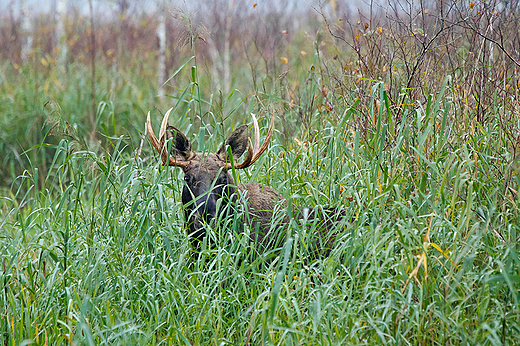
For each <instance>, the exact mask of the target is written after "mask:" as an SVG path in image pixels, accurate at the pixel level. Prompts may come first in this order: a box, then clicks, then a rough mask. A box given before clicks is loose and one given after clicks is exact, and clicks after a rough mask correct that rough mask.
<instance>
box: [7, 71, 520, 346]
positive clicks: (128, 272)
mask: <svg viewBox="0 0 520 346" xmlns="http://www.w3.org/2000/svg"><path fill="white" fill-rule="evenodd" d="M193 76H194V78H195V79H194V83H195V84H190V85H189V86H188V87H187V88H186V89H185V92H184V93H181V95H182V96H180V97H179V98H178V99H177V101H179V102H177V103H175V102H174V105H175V104H176V106H175V107H178V111H177V113H176V114H180V115H179V119H178V124H179V125H178V126H179V127H180V128H181V129H183V130H186V133H189V136H191V138H192V139H193V141H194V143H197V146H198V147H199V149H200V148H204V149H205V150H215V149H216V148H217V147H218V145H219V144H220V142H221V141H222V139H223V138H224V136H225V133H227V131H228V130H229V128H230V127H232V126H233V125H232V124H230V121H229V120H226V119H227V118H226V116H227V115H226V114H225V113H223V114H221V115H220V117H221V118H218V117H219V115H213V114H214V113H213V112H211V109H212V108H211V107H212V101H207V100H203V99H202V98H201V97H200V96H198V94H197V92H196V88H193V86H196V76H195V75H193ZM447 89H449V78H448V79H446V81H445V83H444V87H443V88H442V92H441V93H439V94H437V95H436V96H432V97H430V98H429V99H428V101H427V102H426V103H425V104H424V105H420V104H419V105H418V106H417V107H415V106H413V107H412V106H410V104H409V103H407V104H404V105H403V106H401V107H402V109H400V110H399V113H400V114H403V116H402V118H401V120H400V121H399V122H394V121H393V118H392V117H391V114H395V112H396V111H395V109H390V108H389V107H388V103H387V102H385V101H386V99H385V97H386V91H385V89H384V85H383V84H382V83H379V84H377V83H376V84H374V87H373V88H372V91H371V96H370V97H371V102H372V103H373V104H375V103H376V101H377V100H381V101H382V102H380V103H381V107H379V108H377V107H371V109H372V111H371V113H370V117H371V118H372V119H374V120H375V122H374V124H375V126H374V130H373V131H372V132H368V133H362V132H361V131H360V130H359V128H358V127H357V114H359V113H360V110H359V109H358V108H357V107H358V106H357V103H356V102H354V103H352V104H351V105H348V106H345V107H344V108H343V110H342V112H341V114H342V116H341V117H340V119H341V120H340V122H338V123H334V122H331V120H330V118H328V116H327V113H326V112H318V113H316V118H315V119H314V120H313V121H315V123H316V124H319V127H320V130H319V133H318V134H317V135H316V136H315V137H314V139H313V140H308V141H306V142H302V143H300V144H294V143H293V144H291V145H283V144H282V141H283V138H284V137H283V134H281V133H278V134H277V135H276V136H275V140H273V142H272V143H271V145H270V148H269V149H268V151H267V152H266V153H265V154H264V155H263V157H262V158H261V159H260V160H259V161H258V162H257V163H256V164H255V167H254V168H253V169H249V170H246V171H244V172H239V171H235V172H233V174H235V176H236V177H237V178H238V179H239V181H241V182H247V181H259V182H263V183H266V184H270V185H271V186H274V187H275V188H276V189H277V190H278V191H279V192H280V193H281V194H282V195H283V196H285V197H286V198H287V199H288V200H289V202H290V204H291V205H293V206H295V207H311V208H313V207H320V206H322V207H323V206H327V207H333V208H338V209H341V210H344V211H345V214H346V216H345V220H347V222H346V223H345V224H343V226H342V227H338V228H337V229H336V232H337V234H336V236H337V241H336V243H335V247H334V249H333V251H332V252H331V254H330V255H329V256H327V257H325V258H319V259H315V258H313V257H312V256H311V255H310V253H309V251H307V250H306V241H307V240H308V239H311V238H312V237H311V238H306V237H308V235H309V234H311V235H312V233H313V232H314V231H315V230H314V229H313V227H311V228H310V229H309V228H307V227H302V226H301V219H300V218H299V217H298V216H296V214H291V215H292V217H291V219H290V220H291V221H290V222H289V224H287V225H286V227H285V229H284V230H285V232H286V235H287V237H286V238H285V240H284V241H282V242H281V243H279V246H278V247H277V248H276V249H274V250H273V251H272V252H270V253H262V252H259V251H258V249H257V248H255V246H254V244H252V243H251V242H250V241H248V237H247V235H248V234H249V235H250V234H254V233H253V232H254V231H255V230H254V229H250V228H249V227H247V226H246V227H245V230H244V232H245V235H244V234H242V231H241V230H242V222H241V220H242V216H244V217H245V216H246V215H244V213H247V210H246V209H245V208H243V206H240V205H238V206H235V209H234V210H232V212H233V213H234V215H235V217H233V218H226V219H224V220H220V221H219V222H215V223H212V224H210V225H208V226H207V232H208V235H209V238H208V239H210V240H211V241H207V242H205V243H203V244H202V245H201V249H200V250H199V251H195V250H194V249H192V248H191V247H190V245H189V241H188V239H187V236H186V232H185V229H184V226H183V222H184V220H183V212H182V206H181V202H180V189H182V186H183V185H182V179H181V175H182V173H181V172H180V170H178V169H175V168H165V167H162V166H161V165H159V164H158V160H157V158H156V157H154V154H153V153H152V151H151V149H150V147H149V146H147V145H145V147H144V151H143V152H142V153H141V155H140V156H139V155H137V154H132V152H134V150H133V148H128V147H127V144H126V141H125V139H124V137H117V136H116V130H115V129H114V133H113V136H112V137H111V138H110V143H112V145H111V150H110V151H109V152H108V153H104V154H99V153H97V152H96V151H91V150H87V149H86V148H85V147H81V146H76V145H77V144H76V143H75V140H74V139H72V138H70V137H66V138H64V139H62V140H60V141H59V142H58V143H57V144H55V145H54V149H55V154H54V156H53V158H52V162H51V164H50V165H49V170H48V171H47V172H45V173H44V174H45V177H44V178H43V179H42V177H41V176H40V174H42V173H41V171H39V170H38V169H37V168H36V167H35V168H29V169H27V171H26V172H25V173H24V174H23V175H21V176H18V177H16V179H17V180H18V181H19V184H18V186H19V188H18V189H16V190H13V191H12V193H11V194H8V195H5V196H4V197H3V201H2V214H1V215H2V219H1V220H0V222H1V225H2V230H3V231H2V236H1V239H0V246H1V253H2V272H1V277H0V282H1V294H0V300H1V301H2V304H1V306H2V307H3V308H2V311H1V316H2V318H1V319H0V336H1V339H2V341H3V344H4V345H19V344H37V345H58V344H81V345H83V344H85V345H102V344H107V345H108V344H110V345H113V344H126V345H135V344H150V345H156V344H172V345H173V344H174V345H178V344H183V345H184V344H185V345H191V344H195V345H207V344H251V345H257V344H287V345H298V344H300V345H313V344H314V345H322V344H338V345H339V344H342V345H344V344H394V345H395V344H398V345H407V344H414V345H430V344H439V345H448V344H450V345H451V344H466V345H475V344H490V345H504V344H514V343H515V342H516V341H517V336H518V334H519V332H520V324H519V321H520V309H519V306H520V305H519V301H518V300H519V298H520V297H519V294H518V290H519V282H520V276H519V274H518V273H519V272H518V271H519V267H520V261H519V256H518V242H519V239H518V225H519V220H518V210H517V202H518V197H517V195H516V194H515V193H513V192H511V189H513V190H514V189H516V186H518V177H517V174H516V171H515V170H516V169H517V168H516V166H515V165H513V164H512V163H511V161H510V156H509V155H510V154H509V153H508V152H507V150H506V149H505V148H503V147H501V146H500V145H499V144H497V143H500V142H501V139H500V136H501V135H500V133H499V131H497V124H493V123H490V124H487V126H486V127H483V126H480V125H478V124H472V125H471V126H475V127H473V128H472V129H471V131H468V132H467V134H466V135H464V136H458V135H454V131H455V128H456V127H457V126H456V124H455V121H456V120H455V119H454V118H453V117H451V116H450V114H451V111H452V107H453V105H452V104H451V103H450V100H449V98H447V97H446V95H445V94H444V91H445V90H447ZM231 97H233V96H231ZM259 99H260V98H259ZM237 102H238V103H237V104H240V103H242V102H243V101H242V100H239V101H237ZM184 103H188V104H189V106H188V107H184V106H182V107H181V105H183V104H184ZM341 105H342V103H337V104H336V105H335V106H336V107H340V106H341ZM248 107H249V108H250V110H251V111H254V112H256V113H259V114H268V112H269V109H266V108H265V106H264V105H263V104H262V102H251V103H250V105H249V106H248ZM235 108H236V107H231V109H235ZM181 109H186V110H185V111H184V112H179V111H180V110H181ZM190 112H191V113H190ZM231 112H234V110H232V111H231ZM196 114H205V115H206V116H205V117H202V118H199V121H200V127H199V129H200V130H199V129H197V128H196V127H195V126H190V125H188V124H190V122H188V121H187V119H189V118H190V116H196ZM154 116H155V117H156V118H157V119H159V117H160V114H154ZM205 119H208V120H205ZM277 120H279V119H278V118H277ZM157 121H158V120H157ZM157 121H155V122H157ZM214 124H219V125H218V126H215V125H214ZM261 124H262V125H261V126H264V127H265V126H266V125H267V124H266V122H265V121H262V123H261ZM313 126H316V125H313ZM264 130H265V129H264ZM263 132H264V131H263ZM208 133H209V134H211V135H210V136H209V137H207V134H208ZM34 151H38V148H32V149H31V150H29V152H28V154H27V157H28V160H29V161H30V158H31V155H32V153H33V152H34ZM501 177H502V178H501ZM504 177H507V178H504ZM42 181H43V184H42V183H41V182H42ZM220 207H221V208H225V207H226V206H223V205H221V206H220Z"/></svg>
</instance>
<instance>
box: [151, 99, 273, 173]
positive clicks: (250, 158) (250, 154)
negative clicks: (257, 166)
mask: <svg viewBox="0 0 520 346" xmlns="http://www.w3.org/2000/svg"><path fill="white" fill-rule="evenodd" d="M172 110H173V108H170V109H169V110H168V111H167V112H166V114H164V118H163V120H162V123H161V129H160V130H159V138H160V140H158V139H157V137H156V136H155V133H154V132H153V129H152V122H151V121H150V112H148V116H147V118H146V130H147V131H148V137H149V138H150V142H151V143H152V145H153V147H154V148H155V150H157V152H158V153H159V154H161V159H162V162H163V165H166V164H168V165H169V166H176V167H181V168H186V167H187V166H188V165H189V164H190V161H182V160H177V159H176V158H175V157H171V156H170V157H168V152H167V150H166V146H165V140H164V139H165V134H166V128H167V127H168V118H169V117H170V113H171V111H172ZM251 117H252V118H253V128H254V133H255V137H254V143H255V144H254V147H253V148H252V147H251V140H248V146H247V153H246V157H245V159H244V161H243V162H241V163H237V164H235V165H234V167H235V169H242V168H247V167H249V166H251V165H252V164H253V163H255V161H256V160H258V158H259V157H260V155H262V154H263V152H264V151H265V150H266V149H267V146H268V145H269V142H270V141H271V138H272V137H273V132H274V113H273V114H271V123H270V124H269V130H268V131H267V136H266V137H265V139H264V142H263V143H262V145H261V146H260V129H259V127H258V122H257V121H256V117H255V115H254V114H253V113H251ZM225 167H226V168H227V169H230V168H232V167H233V166H232V164H231V162H226V163H225Z"/></svg>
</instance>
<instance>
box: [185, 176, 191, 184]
mask: <svg viewBox="0 0 520 346" xmlns="http://www.w3.org/2000/svg"><path fill="white" fill-rule="evenodd" d="M184 181H185V182H186V183H189V182H190V177H189V176H187V175H185V176H184Z"/></svg>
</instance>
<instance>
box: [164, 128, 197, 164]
mask: <svg viewBox="0 0 520 346" xmlns="http://www.w3.org/2000/svg"><path fill="white" fill-rule="evenodd" d="M169 139H172V147H171V150H170V156H171V157H173V158H175V159H176V160H180V161H189V160H191V159H192V158H193V157H194V156H195V153H194V152H193V151H191V143H190V141H189V140H188V138H187V137H186V136H185V135H184V134H183V133H182V132H181V131H179V130H177V129H176V128H175V127H173V126H168V127H167V128H166V141H168V140H169Z"/></svg>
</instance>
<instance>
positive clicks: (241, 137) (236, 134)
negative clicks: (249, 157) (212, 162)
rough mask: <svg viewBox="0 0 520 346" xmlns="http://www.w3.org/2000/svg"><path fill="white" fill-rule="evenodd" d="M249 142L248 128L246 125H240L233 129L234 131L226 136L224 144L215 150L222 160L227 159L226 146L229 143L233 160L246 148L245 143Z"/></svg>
mask: <svg viewBox="0 0 520 346" xmlns="http://www.w3.org/2000/svg"><path fill="white" fill-rule="evenodd" d="M248 142H249V128H248V127H247V125H241V126H239V127H237V128H236V129H235V131H233V132H231V134H230V135H229V136H228V138H226V140H225V141H224V144H222V146H221V147H220V149H219V150H218V151H217V156H218V157H219V158H220V159H221V160H222V161H228V153H227V150H226V147H227V146H228V145H229V146H230V147H231V152H232V153H233V160H237V159H238V158H239V157H240V156H242V154H243V153H244V151H246V149H247V144H248Z"/></svg>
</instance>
